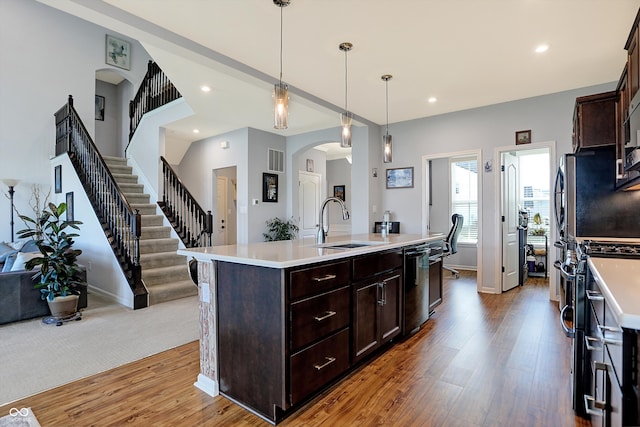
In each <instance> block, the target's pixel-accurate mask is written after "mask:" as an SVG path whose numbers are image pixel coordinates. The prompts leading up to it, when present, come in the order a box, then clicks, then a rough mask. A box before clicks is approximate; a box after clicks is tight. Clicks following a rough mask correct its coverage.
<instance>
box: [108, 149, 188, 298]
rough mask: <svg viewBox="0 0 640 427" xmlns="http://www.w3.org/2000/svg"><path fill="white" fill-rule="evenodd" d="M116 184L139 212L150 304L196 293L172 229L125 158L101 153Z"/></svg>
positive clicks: (141, 245) (144, 276)
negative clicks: (165, 223)
mask: <svg viewBox="0 0 640 427" xmlns="http://www.w3.org/2000/svg"><path fill="white" fill-rule="evenodd" d="M103 158H104V161H105V163H106V164H107V167H108V168H109V170H110V171H111V174H112V175H113V177H114V179H115V181H116V183H117V184H118V187H120V190H121V191H122V193H123V194H124V197H125V199H126V200H127V202H128V203H129V204H130V205H131V207H132V208H133V209H138V210H139V211H140V215H141V219H142V233H141V236H140V265H141V267H142V281H143V282H144V285H145V286H146V287H147V290H148V291H149V305H153V304H159V303H162V302H165V301H171V300H175V299H178V298H184V297H188V296H192V295H197V293H198V290H197V288H196V287H195V285H194V283H193V282H192V281H191V278H190V276H189V269H188V266H187V259H186V257H184V256H181V255H178V254H177V253H176V251H177V250H178V239H174V238H172V237H171V228H170V227H168V226H164V225H163V219H164V217H163V216H162V215H156V205H155V204H152V203H150V200H149V195H148V194H144V192H143V191H144V186H143V185H142V184H138V177H137V176H136V175H133V174H132V168H131V167H130V166H128V165H127V159H125V158H121V157H109V156H103Z"/></svg>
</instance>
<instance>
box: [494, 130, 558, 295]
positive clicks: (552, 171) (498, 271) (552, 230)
mask: <svg viewBox="0 0 640 427" xmlns="http://www.w3.org/2000/svg"><path fill="white" fill-rule="evenodd" d="M538 148H547V149H548V150H549V192H550V193H549V198H550V203H553V195H552V194H551V192H552V191H553V188H554V182H553V180H554V178H555V176H556V169H557V167H558V165H557V163H558V159H557V156H556V141H545V142H536V143H534V144H523V145H506V146H502V147H495V148H494V155H493V158H494V159H497V162H498V164H497V165H495V168H500V161H501V159H502V153H503V152H508V151H527V150H534V149H538ZM494 175H495V177H494V194H495V195H496V197H495V200H494V211H495V212H500V206H501V203H502V190H501V185H500V178H501V177H500V175H501V174H500V173H495V174H494ZM551 209H553V206H551ZM552 212H553V211H552ZM494 216H495V218H494V220H495V227H496V230H499V232H498V233H496V236H495V237H494V239H495V241H494V244H493V247H494V248H496V249H495V250H496V254H495V259H496V265H495V266H494V276H495V283H496V292H497V293H502V221H501V219H500V215H494ZM549 225H550V227H549V237H550V239H549V240H550V241H549V248H547V255H548V258H547V264H548V265H547V271H548V272H549V299H550V300H552V301H558V299H559V297H560V295H559V291H558V289H557V282H558V277H557V274H558V272H557V270H556V269H555V268H549V267H550V266H551V265H553V261H554V258H555V254H552V253H551V248H552V247H553V240H554V239H555V236H556V224H555V221H549Z"/></svg>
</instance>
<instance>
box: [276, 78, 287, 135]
mask: <svg viewBox="0 0 640 427" xmlns="http://www.w3.org/2000/svg"><path fill="white" fill-rule="evenodd" d="M273 112H274V122H273V127H274V128H276V129H286V128H287V127H288V126H289V86H287V84H286V83H282V82H280V83H276V84H275V85H274V87H273Z"/></svg>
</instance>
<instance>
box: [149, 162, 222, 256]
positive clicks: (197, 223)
mask: <svg viewBox="0 0 640 427" xmlns="http://www.w3.org/2000/svg"><path fill="white" fill-rule="evenodd" d="M160 160H162V178H163V179H162V181H163V183H162V201H161V202H160V201H159V202H158V206H160V209H162V212H164V214H165V216H166V217H167V219H168V220H169V222H170V223H171V225H172V226H173V228H174V230H176V233H177V234H178V236H180V239H181V240H182V243H184V245H185V246H186V247H188V248H192V247H196V246H200V247H203V246H211V233H212V232H213V215H211V211H207V212H205V211H204V209H202V207H201V206H200V205H199V204H198V202H197V201H196V199H195V198H194V197H193V196H192V195H191V193H190V192H189V190H188V189H187V188H186V187H185V186H184V184H183V183H182V181H181V180H180V178H179V177H178V175H177V174H176V173H175V171H174V170H173V168H172V167H171V165H169V163H168V162H167V160H166V159H165V158H164V157H162V156H161V157H160Z"/></svg>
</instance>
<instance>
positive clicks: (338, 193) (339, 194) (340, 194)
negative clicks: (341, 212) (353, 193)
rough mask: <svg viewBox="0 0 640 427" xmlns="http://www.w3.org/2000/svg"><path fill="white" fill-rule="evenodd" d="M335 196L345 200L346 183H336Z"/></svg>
mask: <svg viewBox="0 0 640 427" xmlns="http://www.w3.org/2000/svg"><path fill="white" fill-rule="evenodd" d="M333 197H337V198H338V199H340V200H342V201H343V202H344V201H345V192H344V185H334V186H333Z"/></svg>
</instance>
